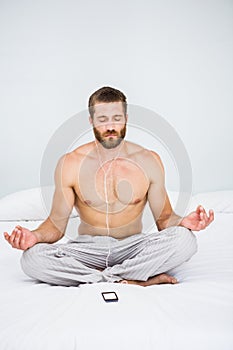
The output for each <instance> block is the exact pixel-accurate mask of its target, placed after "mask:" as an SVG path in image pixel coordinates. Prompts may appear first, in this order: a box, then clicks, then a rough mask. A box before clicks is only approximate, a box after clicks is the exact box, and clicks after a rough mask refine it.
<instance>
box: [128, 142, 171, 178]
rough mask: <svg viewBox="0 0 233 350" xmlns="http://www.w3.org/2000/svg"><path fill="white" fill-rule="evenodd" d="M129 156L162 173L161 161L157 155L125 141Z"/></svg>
mask: <svg viewBox="0 0 233 350" xmlns="http://www.w3.org/2000/svg"><path fill="white" fill-rule="evenodd" d="M127 146H128V150H129V156H130V157H132V158H134V159H135V160H137V161H139V162H142V161H143V163H144V164H148V165H149V166H150V167H158V166H159V168H160V170H162V171H164V166H163V163H162V160H161V158H160V156H159V154H158V153H156V152H155V151H153V150H149V149H146V148H144V147H142V146H140V145H138V144H136V143H132V142H129V141H127Z"/></svg>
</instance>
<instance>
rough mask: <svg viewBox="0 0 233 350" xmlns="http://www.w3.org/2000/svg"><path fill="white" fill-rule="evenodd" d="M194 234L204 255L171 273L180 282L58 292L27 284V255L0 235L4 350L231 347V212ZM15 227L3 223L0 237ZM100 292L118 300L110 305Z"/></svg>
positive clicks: (0, 337)
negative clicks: (23, 264) (24, 264)
mask: <svg viewBox="0 0 233 350" xmlns="http://www.w3.org/2000/svg"><path fill="white" fill-rule="evenodd" d="M215 216H216V217H215V221H214V222H213V223H212V224H211V226H210V227H208V228H207V229H206V230H205V231H201V232H199V233H195V234H196V236H197V238H198V245H199V250H198V253H197V254H196V255H195V256H193V257H192V259H191V260H190V261H188V262H186V263H184V264H183V265H182V266H180V267H178V268H176V269H174V270H173V271H171V272H172V273H173V274H174V275H175V276H176V277H177V278H178V280H179V281H180V283H179V284H177V285H158V286H150V287H146V288H143V287H140V286H134V285H122V284H116V283H115V284H110V283H99V284H88V285H82V286H80V287H59V286H50V285H46V284H44V283H38V282H35V281H33V280H31V279H29V278H28V277H27V276H26V275H24V273H23V272H22V271H21V269H20V265H19V259H20V256H21V254H22V253H21V251H19V250H15V249H12V248H11V247H10V246H9V245H8V244H7V242H6V241H5V240H4V238H3V235H2V234H1V238H0V280H1V295H0V296H1V302H0V349H1V350H8V349H9V350H14V349H15V350H32V349H33V350H37V349H38V350H39V349H40V350H42V349H43V350H51V349H56V350H74V349H75V350H77V349H81V350H86V349H88V350H89V349H101V350H105V349H143V350H154V349H159V350H171V349H174V350H176V349H177V350H178V349H179V350H186V349H189V350H196V349H199V350H220V349H221V350H232V349H233V213H216V215H215ZM16 224H21V225H22V226H25V227H28V228H31V229H32V228H35V227H37V226H38V224H39V222H35V221H34V222H32V221H29V222H1V223H0V232H1V233H2V232H3V231H5V230H7V231H11V230H12V229H13V227H14V226H15V225H16ZM102 291H115V292H117V294H118V297H119V302H117V303H105V302H104V301H103V299H102V296H101V292H102Z"/></svg>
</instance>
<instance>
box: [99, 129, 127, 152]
mask: <svg viewBox="0 0 233 350" xmlns="http://www.w3.org/2000/svg"><path fill="white" fill-rule="evenodd" d="M93 131H94V134H95V137H96V140H98V141H99V142H100V143H101V145H102V146H103V147H104V148H107V149H111V148H115V147H117V146H118V145H119V144H120V143H121V141H122V140H124V138H125V134H126V124H125V125H124V127H123V128H122V129H121V130H120V131H119V132H117V131H116V130H114V129H113V130H107V131H106V132H104V133H103V134H101V133H100V132H99V130H97V129H96V128H95V127H93ZM110 135H113V136H117V137H111V136H110ZM107 136H108V137H107Z"/></svg>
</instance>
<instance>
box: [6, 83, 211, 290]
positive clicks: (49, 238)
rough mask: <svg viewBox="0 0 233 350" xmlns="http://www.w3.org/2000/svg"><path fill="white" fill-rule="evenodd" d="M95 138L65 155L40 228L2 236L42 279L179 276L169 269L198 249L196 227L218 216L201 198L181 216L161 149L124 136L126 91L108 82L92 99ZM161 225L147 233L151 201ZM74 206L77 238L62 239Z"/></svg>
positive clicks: (70, 281) (167, 279) (145, 281)
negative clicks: (144, 228)
mask: <svg viewBox="0 0 233 350" xmlns="http://www.w3.org/2000/svg"><path fill="white" fill-rule="evenodd" d="M89 112H90V117H89V120H90V123H91V125H92V126H93V131H94V135H95V140H94V141H93V142H90V143H87V144H84V145H82V146H80V147H78V148H76V149H75V150H74V151H72V152H70V153H67V154H65V155H63V156H62V157H61V158H60V160H59V161H58V164H57V167H56V170H55V192H54V197H53V204H52V208H51V212H50V215H49V217H48V218H47V219H46V220H45V221H44V222H43V223H42V224H41V225H40V226H39V227H38V228H37V229H35V230H32V231H30V230H28V229H27V228H24V227H21V226H16V227H15V229H14V230H13V231H12V233H11V234H10V235H9V234H8V233H7V232H4V235H5V239H6V240H7V241H8V242H9V243H10V245H11V246H12V247H13V248H17V249H21V250H24V253H23V255H22V259H21V265H22V268H23V270H24V272H25V273H26V274H27V275H29V276H30V277H32V278H36V279H38V280H40V281H43V282H46V283H51V284H57V285H67V286H70V285H72V286H75V285H79V284H80V283H94V282H103V281H106V282H121V283H134V284H139V285H142V286H147V285H152V284H160V283H173V284H174V283H176V282H177V280H176V278H175V277H172V276H170V275H169V274H167V273H166V272H168V271H169V270H170V269H172V268H174V267H176V266H178V265H180V264H182V263H183V262H184V261H187V260H189V259H190V258H191V256H192V255H193V254H194V253H195V252H196V250H197V244H196V237H195V235H194V234H193V232H192V231H199V230H203V229H205V228H206V227H207V226H208V225H209V224H210V223H211V222H212V221H213V219H214V213H213V211H212V210H210V211H209V215H208V214H207V213H206V211H205V209H204V208H203V207H202V206H198V207H197V209H196V211H194V212H192V213H190V214H189V215H187V216H186V217H184V218H182V217H180V216H178V215H176V213H175V212H174V211H173V209H172V207H171V204H170V201H169V198H168V195H167V192H166V189H165V174H164V167H163V164H162V161H161V159H160V157H159V155H158V154H157V153H155V152H154V151H151V150H147V149H145V148H143V147H141V146H139V145H138V144H134V143H132V142H128V141H125V140H124V138H125V133H126V124H127V118H128V115H127V102H126V97H125V95H124V94H123V93H122V92H120V91H119V90H116V89H114V88H111V87H103V88H101V89H99V90H97V91H96V92H94V93H93V94H92V96H91V97H90V99H89ZM147 201H148V202H149V206H150V209H151V211H152V214H153V217H154V219H155V222H156V225H157V228H158V231H159V232H156V233H153V234H143V233H141V232H142V214H143V210H144V207H145V204H146V202H147ZM74 206H75V208H76V210H77V211H78V213H79V216H80V225H79V227H78V233H79V236H78V238H77V240H74V241H69V242H67V243H65V244H61V243H60V244H59V243H56V244H52V243H55V242H57V241H59V240H60V239H61V238H62V237H63V235H64V233H65V230H66V226H67V223H68V219H69V215H70V213H71V211H72V209H73V207H74Z"/></svg>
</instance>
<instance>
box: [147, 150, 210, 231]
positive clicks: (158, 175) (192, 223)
mask: <svg viewBox="0 0 233 350" xmlns="http://www.w3.org/2000/svg"><path fill="white" fill-rule="evenodd" d="M151 153H152V155H153V157H154V160H155V161H156V163H154V164H153V163H152V166H151V168H152V175H151V184H150V187H149V191H148V201H149V205H150V208H151V211H152V213H153V216H154V219H155V221H156V224H157V227H158V229H159V231H160V230H163V229H165V228H167V227H169V226H183V227H186V228H188V229H190V230H193V231H200V230H204V229H205V228H206V227H207V226H208V225H209V224H210V223H211V222H212V221H213V220H214V211H213V210H209V216H208V215H207V213H206V211H205V209H204V208H203V207H202V206H201V205H199V206H198V207H197V209H196V211H194V212H191V213H190V214H189V215H187V216H185V217H184V218H182V217H181V216H179V215H177V214H176V213H175V212H174V211H173V209H172V207H171V203H170V201H169V198H168V195H167V192H166V189H165V173H164V167H163V164H162V161H161V159H160V157H159V156H158V154H157V153H155V152H152V151H151Z"/></svg>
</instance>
